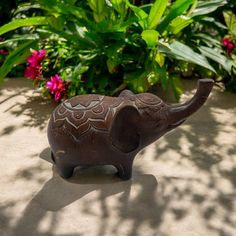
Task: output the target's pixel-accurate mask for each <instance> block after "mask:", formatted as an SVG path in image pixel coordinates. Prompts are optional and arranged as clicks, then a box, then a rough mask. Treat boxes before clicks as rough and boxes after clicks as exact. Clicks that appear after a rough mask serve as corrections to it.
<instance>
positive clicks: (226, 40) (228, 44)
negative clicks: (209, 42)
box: [223, 37, 235, 54]
mask: <svg viewBox="0 0 236 236" xmlns="http://www.w3.org/2000/svg"><path fill="white" fill-rule="evenodd" d="M223 45H224V46H225V48H226V50H227V53H228V54H230V53H232V51H233V50H234V48H235V44H234V42H233V41H232V40H231V39H230V38H229V37H224V39H223Z"/></svg>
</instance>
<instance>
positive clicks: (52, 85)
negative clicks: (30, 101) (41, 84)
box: [46, 74, 66, 102]
mask: <svg viewBox="0 0 236 236" xmlns="http://www.w3.org/2000/svg"><path fill="white" fill-rule="evenodd" d="M46 88H48V89H49V90H50V92H51V93H52V94H54V100H55V102H58V101H60V99H61V97H62V95H63V93H64V92H65V90H66V87H65V82H63V81H62V79H61V78H60V76H59V75H57V74H56V75H54V76H51V78H50V80H49V81H48V82H47V83H46Z"/></svg>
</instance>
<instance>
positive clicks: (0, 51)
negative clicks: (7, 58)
mask: <svg viewBox="0 0 236 236" xmlns="http://www.w3.org/2000/svg"><path fill="white" fill-rule="evenodd" d="M8 54H9V53H8V51H7V50H6V49H0V55H8Z"/></svg>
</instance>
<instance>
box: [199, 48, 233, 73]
mask: <svg viewBox="0 0 236 236" xmlns="http://www.w3.org/2000/svg"><path fill="white" fill-rule="evenodd" d="M199 50H200V52H201V53H202V54H203V55H204V56H206V57H208V58H210V59H212V60H213V61H215V62H217V63H219V64H220V65H221V66H223V68H224V69H225V70H226V71H228V72H231V68H232V66H233V63H232V61H231V60H229V59H228V58H227V57H226V56H224V55H222V54H221V53H220V52H219V51H217V50H216V49H213V48H209V47H205V46H200V47H199Z"/></svg>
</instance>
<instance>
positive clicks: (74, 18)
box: [0, 0, 215, 97]
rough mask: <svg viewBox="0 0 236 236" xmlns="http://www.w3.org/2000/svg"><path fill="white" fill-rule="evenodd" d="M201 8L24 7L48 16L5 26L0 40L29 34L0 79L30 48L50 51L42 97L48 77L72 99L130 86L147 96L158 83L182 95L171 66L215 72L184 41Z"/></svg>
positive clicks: (118, 3) (93, 2)
mask: <svg viewBox="0 0 236 236" xmlns="http://www.w3.org/2000/svg"><path fill="white" fill-rule="evenodd" d="M139 5H140V4H139ZM197 6H198V5H197V1H196V0H176V1H174V2H169V1H168V0H164V1H161V0H156V1H154V2H153V3H148V4H144V5H141V6H136V5H134V4H132V3H131V2H130V1H128V0H106V1H105V0H99V1H97V0H88V1H76V0H63V1H59V0H56V1H54V0H38V1H34V3H33V4H30V3H28V4H24V5H21V6H19V8H18V10H17V12H24V11H25V10H29V9H31V10H32V9H37V10H38V9H41V11H43V14H42V16H38V15H37V14H36V15H35V14H34V15H33V16H32V17H27V18H24V19H15V20H13V21H12V22H10V23H8V24H6V25H4V26H2V27H0V35H1V34H4V33H6V32H9V31H11V30H15V29H17V28H19V27H26V29H27V31H26V33H25V34H24V35H22V37H21V38H20V37H19V38H17V39H12V40H22V41H21V42H23V44H20V45H19V48H17V49H16V50H15V51H14V52H12V53H10V55H9V56H8V57H7V58H6V60H5V62H4V64H3V65H2V67H1V68H0V80H2V79H3V78H4V77H5V76H6V75H7V73H9V71H10V70H11V68H12V67H13V66H14V65H16V64H20V63H22V62H23V61H24V60H26V58H27V57H28V56H29V49H30V48H34V49H37V48H44V49H46V50H47V53H48V54H47V58H46V61H45V62H44V64H43V65H44V66H45V67H44V68H47V69H45V70H44V74H43V75H44V77H43V79H42V78H40V80H39V81H37V84H38V85H39V86H40V87H41V88H42V90H43V91H44V93H45V91H47V88H45V84H46V82H47V81H48V80H49V77H50V76H52V75H54V74H55V73H59V74H60V77H61V78H62V80H63V81H65V83H66V84H67V91H66V93H65V96H68V97H71V96H74V95H76V94H84V93H103V94H109V95H113V94H115V93H117V92H119V91H120V90H122V89H124V88H126V87H128V88H130V89H132V90H133V91H134V92H145V91H147V90H148V88H149V87H150V86H152V85H153V84H156V83H160V84H161V85H162V87H163V88H164V89H165V88H166V87H167V86H168V84H170V85H172V88H173V90H174V92H175V95H176V97H178V96H179V94H180V93H181V88H180V87H179V76H178V71H175V69H174V67H173V66H172V65H173V63H174V64H176V61H184V62H188V63H193V64H197V65H199V66H201V67H204V68H207V69H208V70H210V71H212V72H213V73H215V69H214V68H213V67H212V66H211V65H210V64H209V62H208V60H207V59H206V57H205V56H204V55H203V54H202V53H201V52H199V51H197V50H195V49H193V47H192V48H191V47H189V46H188V44H186V42H187V40H185V41H184V40H181V39H182V38H184V37H183V32H184V29H185V28H186V27H189V26H190V25H191V24H192V23H193V22H194V21H195V19H196V11H197V9H198V10H199V8H197ZM207 7H208V6H207ZM203 9H205V8H204V7H203ZM198 14H199V13H198ZM23 38H24V39H23ZM55 39H56V40H55ZM12 40H10V42H12Z"/></svg>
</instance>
